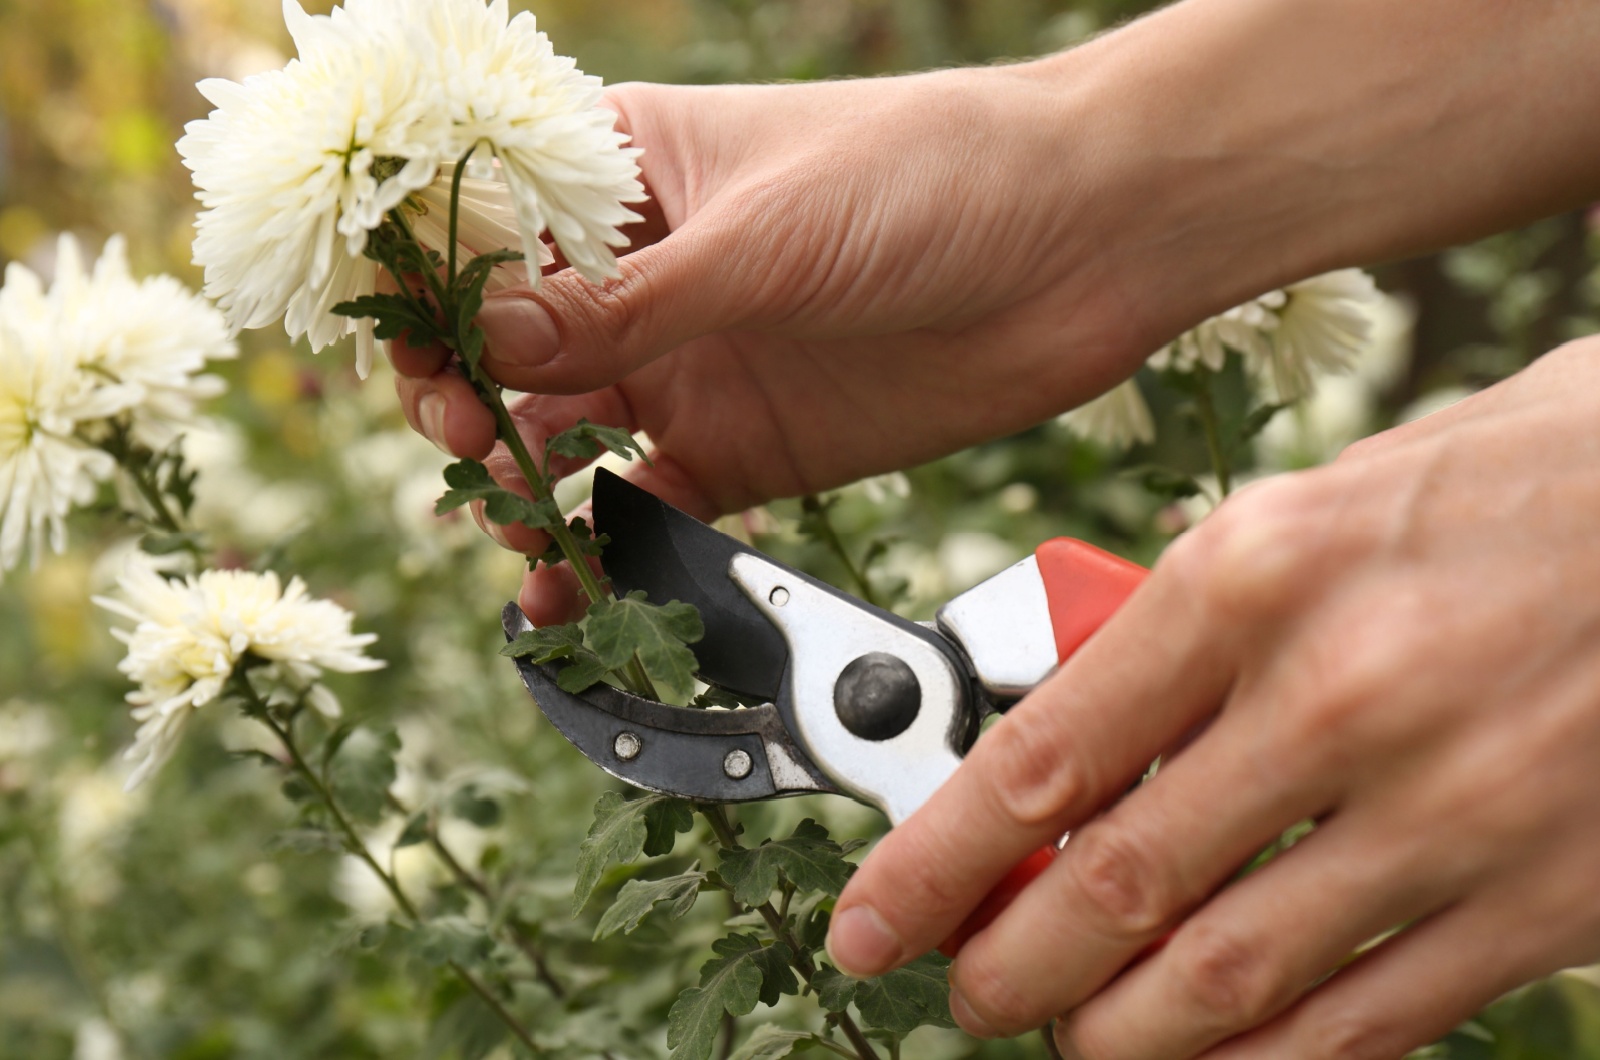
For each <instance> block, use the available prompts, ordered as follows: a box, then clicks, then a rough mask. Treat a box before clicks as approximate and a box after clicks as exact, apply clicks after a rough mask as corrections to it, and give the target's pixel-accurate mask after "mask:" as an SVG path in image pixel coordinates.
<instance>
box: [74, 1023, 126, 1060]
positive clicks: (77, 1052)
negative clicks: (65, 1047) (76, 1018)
mask: <svg viewBox="0 0 1600 1060" xmlns="http://www.w3.org/2000/svg"><path fill="white" fill-rule="evenodd" d="M72 1060H122V1040H121V1039H120V1038H118V1037H117V1032H116V1031H115V1030H113V1029H112V1027H111V1024H109V1023H107V1022H106V1021H105V1020H104V1019H102V1018H100V1017H99V1016H92V1017H90V1018H89V1019H86V1020H84V1021H83V1022H82V1023H80V1024H78V1029H77V1031H76V1032H74V1034H73V1037H72Z"/></svg>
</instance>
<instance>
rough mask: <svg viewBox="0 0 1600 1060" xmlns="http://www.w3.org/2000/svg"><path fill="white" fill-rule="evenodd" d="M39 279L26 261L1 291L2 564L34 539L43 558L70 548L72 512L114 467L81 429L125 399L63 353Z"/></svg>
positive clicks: (33, 549)
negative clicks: (95, 381)
mask: <svg viewBox="0 0 1600 1060" xmlns="http://www.w3.org/2000/svg"><path fill="white" fill-rule="evenodd" d="M52 324H53V321H52V318H51V314H50V312H49V304H48V300H47V297H46V295H45V293H44V290H43V287H42V286H41V285H40V283H39V279H38V277H37V276H35V275H34V274H33V273H32V272H29V271H28V270H27V269H25V268H23V267H22V266H20V265H16V264H13V265H12V266H10V267H9V268H8V269H7V270H6V281H5V287H4V289H3V290H0V571H8V570H11V569H12V568H13V567H15V566H16V565H17V563H18V561H19V560H20V559H21V558H22V550H23V547H24V546H27V547H28V549H29V551H30V553H31V556H32V559H33V562H34V563H38V561H39V560H40V559H41V558H42V556H43V554H44V550H45V548H46V547H47V546H48V547H49V548H51V549H54V550H55V551H56V552H63V551H65V550H66V547H67V533H66V524H65V519H66V516H67V513H68V512H69V511H71V510H72V509H73V508H74V507H76V506H79V505H83V504H87V503H89V502H90V501H92V500H93V499H94V496H95V491H96V483H98V482H102V481H104V480H105V479H106V478H108V477H109V476H110V475H111V472H112V471H113V469H114V468H115V464H114V463H113V461H112V459H111V458H110V457H109V456H107V455H106V454H105V453H103V452H101V451H100V450H98V449H96V448H94V447H93V446H92V445H90V444H88V443H87V442H86V441H85V440H84V439H83V438H82V437H81V436H80V428H81V427H83V426H84V425H85V424H87V423H92V422H94V421H97V420H102V419H104V418H105V417H107V416H109V415H112V414H113V413H115V412H117V411H118V410H119V409H120V408H122V407H123V406H124V405H125V402H126V400H127V395H126V393H125V391H124V390H123V389H122V388H119V387H115V386H111V385H104V386H95V385H93V381H92V380H90V379H89V378H88V377H87V376H86V375H85V374H84V373H83V372H80V371H79V370H78V367H77V365H76V364H74V363H73V361H72V359H71V358H70V357H65V356H59V355H58V351H57V349H56V346H55V342H54V337H55V329H54V328H53V326H52Z"/></svg>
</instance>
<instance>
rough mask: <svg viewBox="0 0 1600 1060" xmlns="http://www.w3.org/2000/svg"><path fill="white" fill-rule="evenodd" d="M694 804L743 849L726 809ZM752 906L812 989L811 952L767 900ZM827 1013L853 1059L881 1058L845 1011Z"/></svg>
mask: <svg viewBox="0 0 1600 1060" xmlns="http://www.w3.org/2000/svg"><path fill="white" fill-rule="evenodd" d="M695 808H696V809H698V810H699V811H700V816H702V817H704V818H705V819H706V823H707V824H709V825H710V826H711V833H712V834H713V835H714V836H716V837H717V843H718V845H720V846H721V847H722V848H723V849H725V850H742V849H744V848H743V846H742V845H741V844H740V842H739V837H738V835H737V834H735V832H734V829H733V823H732V822H731V821H729V820H728V814H727V811H725V810H724V809H723V808H722V807H721V806H719V805H717V804H715V803H699V804H697V805H696V807H695ZM754 909H755V911H756V912H757V913H760V914H761V919H763V920H765V921H766V922H767V928H768V930H770V931H771V932H772V937H773V938H775V939H777V940H778V941H779V942H781V943H783V944H784V945H785V946H787V947H789V952H790V953H791V954H793V955H794V958H793V960H791V961H790V962H789V963H790V964H791V965H793V966H794V970H795V971H797V972H799V973H800V978H801V979H804V980H805V984H806V986H807V987H810V988H812V989H813V991H814V990H815V988H814V987H811V981H812V980H813V979H814V978H816V975H817V966H816V964H815V963H814V962H813V961H812V960H811V954H810V953H808V952H807V951H806V950H805V948H804V947H802V946H801V945H800V941H799V940H798V939H796V938H795V937H794V933H793V932H792V931H790V930H789V925H788V923H787V921H786V920H785V918H784V917H782V916H780V915H779V914H778V911H777V910H776V909H774V908H773V907H772V903H771V902H770V901H767V902H762V903H761V904H760V905H758V906H755V907H754ZM829 1015H830V1016H832V1017H833V1019H834V1020H836V1021H837V1022H838V1024H839V1029H840V1030H841V1031H843V1032H844V1036H845V1037H846V1038H848V1039H850V1044H851V1045H852V1046H854V1047H855V1060H881V1058H880V1057H879V1056H878V1051H877V1050H876V1049H874V1048H873V1047H872V1043H871V1042H869V1041H868V1040H867V1036H866V1035H865V1034H862V1033H861V1028H860V1027H858V1026H856V1021H855V1020H853V1019H851V1018H850V1014H849V1013H848V1012H833V1013H829ZM842 1055H845V1056H849V1055H851V1054H849V1053H844V1054H842Z"/></svg>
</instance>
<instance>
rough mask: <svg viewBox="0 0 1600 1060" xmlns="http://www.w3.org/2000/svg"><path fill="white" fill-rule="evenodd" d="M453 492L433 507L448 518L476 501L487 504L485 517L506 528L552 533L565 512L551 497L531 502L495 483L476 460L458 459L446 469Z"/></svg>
mask: <svg viewBox="0 0 1600 1060" xmlns="http://www.w3.org/2000/svg"><path fill="white" fill-rule="evenodd" d="M444 481H445V485H447V486H449V487H450V488H449V490H447V491H446V492H445V495H444V496H443V497H440V498H439V501H438V503H437V504H435V505H434V506H433V510H434V514H436V515H444V514H446V513H447V512H453V511H455V510H456V509H457V508H460V507H462V506H463V505H467V504H472V503H474V502H475V501H482V502H483V517H484V518H485V519H488V520H489V521H490V522H492V523H498V524H500V525H501V526H506V525H508V524H510V523H522V524H523V525H524V526H529V527H532V528H533V529H535V530H548V529H550V528H551V527H553V526H556V525H558V524H559V523H560V522H561V510H560V509H559V508H558V507H557V506H556V502H555V501H554V500H552V499H550V498H549V497H546V498H545V499H544V500H541V501H530V500H529V499H528V498H526V497H524V496H522V495H521V494H520V493H513V492H511V491H510V490H508V489H506V488H505V487H504V486H501V485H500V484H499V483H497V482H495V480H494V477H493V476H492V475H490V474H489V469H488V468H486V467H484V466H483V465H482V464H481V463H479V462H478V461H476V460H458V461H456V462H455V463H454V464H451V465H450V466H449V467H447V468H445V469H444Z"/></svg>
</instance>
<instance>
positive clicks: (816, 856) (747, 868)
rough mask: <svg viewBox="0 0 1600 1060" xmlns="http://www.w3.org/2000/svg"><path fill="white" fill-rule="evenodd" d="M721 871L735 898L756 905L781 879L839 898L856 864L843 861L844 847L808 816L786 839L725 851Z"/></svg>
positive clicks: (767, 896) (775, 887) (769, 893)
mask: <svg viewBox="0 0 1600 1060" xmlns="http://www.w3.org/2000/svg"><path fill="white" fill-rule="evenodd" d="M718 871H719V872H720V873H721V875H722V878H723V879H724V880H726V881H727V882H728V884H729V886H731V887H732V888H733V897H734V900H735V901H738V902H742V903H744V904H745V905H749V906H754V905H759V904H761V903H762V902H764V901H766V900H767V899H768V898H769V897H770V896H771V894H772V892H773V891H775V890H777V889H778V886H779V884H780V882H787V883H790V884H793V885H794V886H795V887H797V888H799V889H800V890H802V891H820V892H821V893H823V894H829V895H834V896H835V897H837V896H838V894H839V892H840V891H842V890H844V885H845V883H846V882H848V881H849V879H850V874H851V873H852V872H854V871H855V866H854V865H852V864H850V863H849V862H848V861H846V860H844V850H843V849H842V848H841V847H840V846H839V844H838V843H835V842H834V841H833V840H831V839H829V838H828V830H827V829H826V828H824V827H822V825H820V824H818V823H817V822H816V821H813V820H811V819H810V818H809V817H808V818H806V819H805V820H804V821H801V822H800V824H799V825H797V826H796V827H795V830H794V832H793V834H791V835H790V836H789V838H787V839H782V840H778V841H776V842H774V841H772V840H768V841H767V842H765V843H762V844H761V845H760V846H758V847H752V848H749V849H745V850H724V851H723V852H722V861H721V864H720V865H719V866H718Z"/></svg>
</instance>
